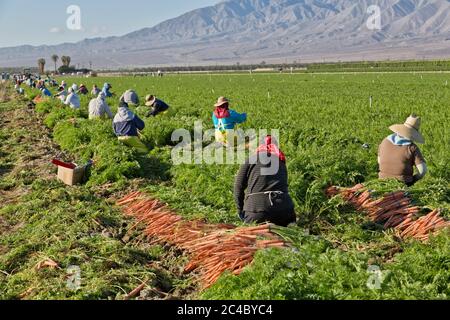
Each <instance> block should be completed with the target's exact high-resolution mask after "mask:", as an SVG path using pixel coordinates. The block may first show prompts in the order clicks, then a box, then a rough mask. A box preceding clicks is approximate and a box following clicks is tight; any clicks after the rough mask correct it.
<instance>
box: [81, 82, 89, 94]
mask: <svg viewBox="0 0 450 320" xmlns="http://www.w3.org/2000/svg"><path fill="white" fill-rule="evenodd" d="M88 93H89V90H88V89H87V88H86V86H85V85H84V84H81V85H80V88H79V89H78V94H82V95H86V94H88Z"/></svg>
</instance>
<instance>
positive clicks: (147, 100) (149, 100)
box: [145, 94, 156, 107]
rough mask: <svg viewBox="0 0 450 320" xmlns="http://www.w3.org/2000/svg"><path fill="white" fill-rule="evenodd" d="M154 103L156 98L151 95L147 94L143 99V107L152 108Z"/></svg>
mask: <svg viewBox="0 0 450 320" xmlns="http://www.w3.org/2000/svg"><path fill="white" fill-rule="evenodd" d="M155 101H156V97H155V96H153V95H151V94H148V95H147V96H146V97H145V105H146V106H147V107H151V106H153V104H154V103H155Z"/></svg>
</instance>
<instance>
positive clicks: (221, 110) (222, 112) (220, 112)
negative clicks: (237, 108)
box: [214, 103, 230, 119]
mask: <svg viewBox="0 0 450 320" xmlns="http://www.w3.org/2000/svg"><path fill="white" fill-rule="evenodd" d="M214 115H215V116H216V118H217V119H224V118H229V117H230V109H229V108H228V103H227V104H224V105H221V106H220V107H216V110H214Z"/></svg>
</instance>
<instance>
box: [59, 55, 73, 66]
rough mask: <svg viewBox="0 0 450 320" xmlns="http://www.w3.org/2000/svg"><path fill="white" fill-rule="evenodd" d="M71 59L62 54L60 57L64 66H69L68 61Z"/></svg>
mask: <svg viewBox="0 0 450 320" xmlns="http://www.w3.org/2000/svg"><path fill="white" fill-rule="evenodd" d="M71 60H72V59H71V58H70V57H69V56H62V57H61V61H62V63H63V65H64V66H66V67H70V61H71Z"/></svg>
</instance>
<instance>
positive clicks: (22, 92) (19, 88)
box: [14, 83, 25, 94]
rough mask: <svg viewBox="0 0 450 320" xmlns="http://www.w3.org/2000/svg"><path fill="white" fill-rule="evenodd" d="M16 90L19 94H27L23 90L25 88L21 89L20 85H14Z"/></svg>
mask: <svg viewBox="0 0 450 320" xmlns="http://www.w3.org/2000/svg"><path fill="white" fill-rule="evenodd" d="M14 89H15V90H16V92H17V93H18V94H24V93H25V91H24V90H23V88H21V87H20V84H18V83H16V84H15V85H14Z"/></svg>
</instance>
